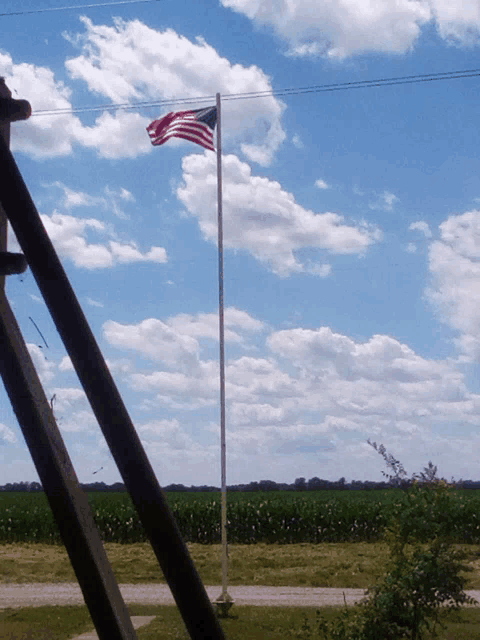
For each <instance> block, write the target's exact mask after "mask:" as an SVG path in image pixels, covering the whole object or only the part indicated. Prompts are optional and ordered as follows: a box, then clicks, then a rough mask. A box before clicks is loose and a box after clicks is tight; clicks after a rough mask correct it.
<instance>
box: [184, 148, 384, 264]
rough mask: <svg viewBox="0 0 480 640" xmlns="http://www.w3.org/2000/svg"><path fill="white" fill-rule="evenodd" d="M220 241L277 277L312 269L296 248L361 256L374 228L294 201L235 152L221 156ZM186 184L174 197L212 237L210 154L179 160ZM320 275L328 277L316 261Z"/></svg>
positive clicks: (214, 229) (213, 184)
mask: <svg viewBox="0 0 480 640" xmlns="http://www.w3.org/2000/svg"><path fill="white" fill-rule="evenodd" d="M223 172H224V182H223V210H224V220H225V225H224V234H225V235H224V242H225V246H226V247H231V248H235V249H244V250H246V251H249V252H250V253H251V254H252V255H253V256H254V257H255V258H256V259H257V260H260V261H261V262H264V263H266V264H268V266H269V267H270V268H271V269H272V271H274V272H275V273H277V274H278V275H281V276H288V275H289V274H291V273H294V272H301V271H307V272H313V273H315V266H314V265H308V266H306V265H303V264H302V263H301V262H299V261H298V259H297V257H296V256H295V251H297V250H299V249H301V248H304V247H314V248H317V249H321V250H324V251H326V252H328V253H332V254H335V253H337V254H362V253H364V252H365V251H366V250H367V249H368V247H369V246H370V245H371V244H373V243H375V242H378V241H379V240H380V239H381V237H382V234H381V232H380V230H379V229H377V228H376V227H373V226H370V225H367V224H366V223H360V224H358V225H356V226H354V225H351V224H348V223H347V222H346V221H345V220H344V218H343V217H342V216H341V215H339V214H337V213H330V212H327V213H315V212H313V211H310V210H307V209H304V208H303V207H301V206H300V205H299V204H298V203H296V202H295V198H294V196H293V195H292V194H291V193H289V192H287V191H285V190H284V189H283V188H282V186H281V185H280V184H279V183H278V182H275V181H273V180H269V179H268V178H263V177H260V176H254V175H252V171H251V168H250V167H249V165H248V164H246V163H244V162H241V161H240V160H239V159H238V158H237V157H236V156H234V155H227V156H225V157H224V159H223ZM183 179H184V184H183V185H181V186H180V187H179V188H178V189H177V196H178V197H179V199H180V200H181V201H182V203H183V204H184V205H185V207H186V208H187V210H188V212H189V213H190V214H191V215H193V216H195V217H196V218H197V219H198V223H199V225H200V228H201V230H202V233H203V235H204V236H205V238H207V239H208V240H211V241H216V238H217V219H216V208H215V202H216V166H215V158H214V157H211V154H207V153H205V154H204V155H197V154H195V155H189V156H186V157H185V158H184V159H183ZM318 268H319V269H320V271H319V274H318V275H322V276H324V275H327V272H326V271H325V269H328V266H327V267H326V266H325V265H320V267H318Z"/></svg>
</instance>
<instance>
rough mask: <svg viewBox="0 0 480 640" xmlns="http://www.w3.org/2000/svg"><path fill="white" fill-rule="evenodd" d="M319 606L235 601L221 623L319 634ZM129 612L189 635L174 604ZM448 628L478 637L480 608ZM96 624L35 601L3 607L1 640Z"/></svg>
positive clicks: (180, 636) (169, 633) (53, 639)
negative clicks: (237, 603) (248, 604)
mask: <svg viewBox="0 0 480 640" xmlns="http://www.w3.org/2000/svg"><path fill="white" fill-rule="evenodd" d="M316 611H317V609H315V608H312V609H305V608H296V607H272V608H270V607H246V606H245V607H234V608H233V609H232V617H231V618H228V619H224V620H222V621H221V624H222V626H223V628H224V630H225V634H226V636H227V638H228V639H229V640H245V638H248V640H266V639H267V640H284V639H285V638H302V639H305V640H316V639H317V638H318V639H319V638H320V636H319V635H318V634H317V633H316ZM318 611H320V612H321V613H322V615H323V616H324V617H325V618H327V619H332V618H333V617H334V616H336V615H338V612H339V610H338V609H334V608H331V607H329V608H322V609H318ZM129 612H130V615H132V616H134V615H154V616H156V617H155V620H153V621H152V622H151V623H150V624H149V625H147V626H145V627H142V628H141V629H139V630H138V631H137V634H138V638H139V640H157V639H158V638H162V639H164V640H186V639H187V638H188V635H187V634H186V631H185V627H184V625H183V621H182V619H181V617H180V614H179V613H178V610H177V609H176V607H173V606H150V605H131V606H130V607H129ZM446 624H447V629H446V630H445V631H442V630H440V633H439V635H438V640H467V639H468V640H480V609H467V610H463V611H460V612H458V613H455V614H450V616H449V617H448V618H447V620H446ZM92 628H93V625H92V622H91V620H90V617H89V614H88V611H87V608H86V607H85V606H81V607H55V606H51V607H35V608H28V609H6V610H3V611H0V640H12V639H13V638H15V640H32V639H33V638H35V640H70V639H71V638H73V637H75V636H76V635H79V634H81V633H85V632H86V631H89V630H91V629H92Z"/></svg>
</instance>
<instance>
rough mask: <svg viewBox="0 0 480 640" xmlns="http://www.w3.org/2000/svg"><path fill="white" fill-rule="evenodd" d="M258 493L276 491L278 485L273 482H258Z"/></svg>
mask: <svg viewBox="0 0 480 640" xmlns="http://www.w3.org/2000/svg"><path fill="white" fill-rule="evenodd" d="M258 487H259V489H260V491H277V489H278V485H277V483H276V482H274V481H273V480H260V482H259V483H258Z"/></svg>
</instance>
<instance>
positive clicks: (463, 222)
mask: <svg viewBox="0 0 480 640" xmlns="http://www.w3.org/2000/svg"><path fill="white" fill-rule="evenodd" d="M439 230H440V239H439V240H438V241H436V242H432V244H431V245H430V248H429V267H430V272H431V274H432V283H431V286H430V288H429V289H428V291H427V294H428V296H429V298H430V300H431V301H432V303H433V304H434V305H435V307H436V309H437V310H438V312H439V314H440V315H441V318H442V319H443V320H444V322H446V323H447V324H449V325H450V326H451V327H453V328H454V329H455V330H457V331H458V332H459V334H460V337H459V338H458V340H457V344H458V345H459V347H460V348H461V350H462V351H463V352H464V353H465V356H466V357H468V358H471V359H474V360H476V361H478V360H479V359H480V211H477V210H473V211H467V212H466V213H464V214H461V215H453V216H450V217H449V218H447V220H445V222H442V224H441V225H440V227H439Z"/></svg>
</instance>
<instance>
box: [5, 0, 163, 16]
mask: <svg viewBox="0 0 480 640" xmlns="http://www.w3.org/2000/svg"><path fill="white" fill-rule="evenodd" d="M159 1H160V0H116V1H115V2H100V3H98V4H75V5H71V6H68V7H46V8H45V9H26V10H25V11H12V12H10V13H0V18H3V17H4V16H24V15H26V14H27V13H45V12H46V11H67V10H68V9H92V8H93V7H110V6H112V7H113V6H116V5H119V4H140V3H146V2H159Z"/></svg>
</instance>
